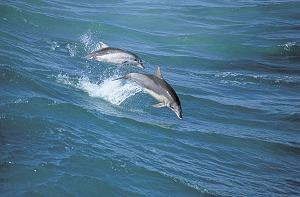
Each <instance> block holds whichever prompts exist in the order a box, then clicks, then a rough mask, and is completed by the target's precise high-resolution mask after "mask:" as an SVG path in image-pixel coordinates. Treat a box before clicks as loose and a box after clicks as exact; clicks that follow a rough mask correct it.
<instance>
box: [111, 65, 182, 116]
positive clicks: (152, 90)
mask: <svg viewBox="0 0 300 197" xmlns="http://www.w3.org/2000/svg"><path fill="white" fill-rule="evenodd" d="M118 79H129V80H133V81H135V82H136V83H137V84H139V85H140V86H142V87H143V88H144V89H145V90H146V92H147V93H149V94H150V95H151V96H152V97H154V98H155V99H156V100H158V101H159V103H157V104H155V105H152V106H153V107H156V108H160V107H168V108H170V109H171V110H172V111H173V112H175V114H176V115H177V117H178V118H179V119H182V110H181V105H180V100H179V98H178V96H177V94H176V92H175V90H174V89H173V88H172V87H171V86H170V85H169V84H168V83H167V82H166V81H165V80H164V79H163V77H162V74H161V72H160V67H159V66H158V67H157V70H156V73H155V75H151V74H141V73H128V74H127V75H125V76H124V77H120V78H117V79H114V80H118Z"/></svg>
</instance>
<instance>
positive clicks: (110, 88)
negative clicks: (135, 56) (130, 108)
mask: <svg viewBox="0 0 300 197" xmlns="http://www.w3.org/2000/svg"><path fill="white" fill-rule="evenodd" d="M118 77H120V76H118V75H114V76H111V77H109V78H108V79H105V80H104V81H103V82H102V83H100V84H97V83H95V82H91V80H90V79H89V78H88V77H86V76H83V77H80V78H79V79H78V80H76V79H71V77H69V76H68V75H67V74H58V75H57V77H56V80H57V82H59V83H62V84H65V85H70V86H72V87H75V88H78V89H81V90H83V91H84V92H87V93H88V94H89V96H91V97H96V98H101V99H103V100H106V101H108V102H110V103H111V104H113V105H121V104H122V103H123V102H124V101H125V100H126V99H128V98H129V97H131V96H133V95H135V94H137V93H138V92H141V91H142V88H141V87H139V86H138V85H136V84H134V83H132V82H126V83H122V81H119V80H117V81H113V79H115V78H118Z"/></svg>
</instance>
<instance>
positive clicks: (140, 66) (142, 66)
mask: <svg viewBox="0 0 300 197" xmlns="http://www.w3.org/2000/svg"><path fill="white" fill-rule="evenodd" d="M137 66H138V67H139V68H145V66H144V64H143V63H139V64H137Z"/></svg>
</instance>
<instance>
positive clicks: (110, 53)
mask: <svg viewBox="0 0 300 197" xmlns="http://www.w3.org/2000/svg"><path fill="white" fill-rule="evenodd" d="M86 58H87V59H94V60H97V61H100V62H108V63H111V64H131V65H135V66H137V67H139V68H144V65H143V62H142V60H141V59H140V58H139V57H138V56H137V55H136V54H134V53H132V52H130V51H126V50H123V49H118V48H113V47H109V46H108V45H107V44H104V43H103V42H100V49H99V50H97V51H94V52H92V53H90V54H88V55H87V56H86Z"/></svg>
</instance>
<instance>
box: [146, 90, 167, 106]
mask: <svg viewBox="0 0 300 197" xmlns="http://www.w3.org/2000/svg"><path fill="white" fill-rule="evenodd" d="M145 91H146V92H147V93H148V94H150V95H151V96H152V97H153V98H155V99H156V100H157V101H159V102H160V103H164V104H165V106H167V103H168V99H167V98H166V97H165V96H163V95H161V94H158V93H156V92H154V91H152V90H150V89H147V88H145Z"/></svg>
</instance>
